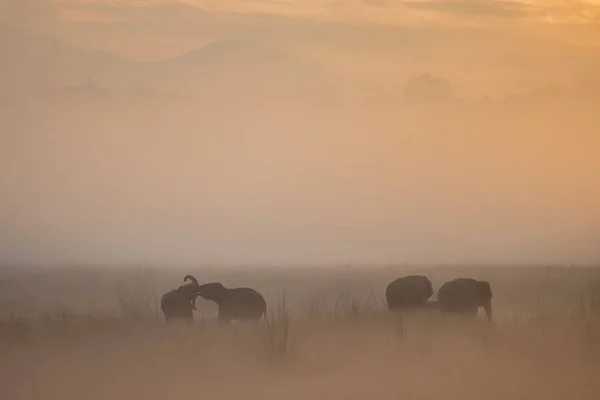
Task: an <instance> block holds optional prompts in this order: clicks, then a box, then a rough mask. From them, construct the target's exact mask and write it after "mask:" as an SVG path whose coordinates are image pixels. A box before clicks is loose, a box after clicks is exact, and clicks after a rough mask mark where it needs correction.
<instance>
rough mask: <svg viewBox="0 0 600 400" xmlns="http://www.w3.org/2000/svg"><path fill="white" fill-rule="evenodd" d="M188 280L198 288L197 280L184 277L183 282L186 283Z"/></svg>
mask: <svg viewBox="0 0 600 400" xmlns="http://www.w3.org/2000/svg"><path fill="white" fill-rule="evenodd" d="M188 280H190V281H192V283H193V284H194V285H196V286H199V284H198V279H196V278H194V277H193V276H192V275H186V276H185V278H183V281H184V282H187V281H188Z"/></svg>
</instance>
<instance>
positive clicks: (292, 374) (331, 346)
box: [0, 266, 600, 399]
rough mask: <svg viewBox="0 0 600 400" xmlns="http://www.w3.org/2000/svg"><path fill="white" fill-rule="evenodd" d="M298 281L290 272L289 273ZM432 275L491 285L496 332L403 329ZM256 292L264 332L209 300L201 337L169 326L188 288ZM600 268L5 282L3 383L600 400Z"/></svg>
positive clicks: (58, 392) (209, 392) (53, 393)
mask: <svg viewBox="0 0 600 400" xmlns="http://www.w3.org/2000/svg"><path fill="white" fill-rule="evenodd" d="M283 271H285V272H283ZM415 271H419V272H420V273H423V274H425V275H427V276H429V277H430V278H431V279H432V281H433V283H434V290H435V291H437V289H438V288H439V286H440V285H441V283H443V282H444V281H445V280H448V279H452V278H453V277H456V276H474V277H477V278H480V279H488V280H489V281H490V282H491V284H492V288H493V290H494V298H493V304H494V316H495V324H494V325H493V326H488V325H487V324H486V323H485V322H484V320H483V317H482V316H480V318H479V321H478V322H476V323H473V322H469V321H464V320H462V319H460V318H454V317H449V316H444V315H441V314H440V313H439V312H438V311H437V310H431V309H428V310H423V311H422V312H411V313H408V314H404V315H391V314H390V313H389V312H388V311H387V310H386V306H385V303H384V300H383V298H384V290H385V285H386V284H387V283H388V282H389V281H391V280H392V278H394V277H397V276H401V275H403V274H409V273H413V272H415ZM187 272H192V273H194V274H195V275H196V276H197V277H198V279H199V281H200V282H201V283H202V282H206V281H212V280H220V281H222V282H223V283H224V284H225V285H226V286H229V287H235V286H251V287H255V288H257V289H259V290H260V291H261V292H262V293H263V294H264V295H265V297H266V298H267V304H268V306H267V307H268V310H267V313H268V315H267V318H266V319H265V320H264V321H262V322H261V324H260V325H259V326H251V325H250V326H247V325H245V324H236V323H234V324H232V325H230V326H225V327H222V326H218V324H216V322H215V320H214V318H215V316H216V309H215V307H214V304H212V303H210V302H207V301H202V300H198V309H197V311H196V314H195V322H194V324H193V325H192V326H185V325H180V324H176V325H172V326H167V325H166V324H165V323H164V322H163V316H162V314H161V313H160V310H159V309H158V308H157V305H158V303H157V301H158V299H159V297H160V295H161V294H162V293H163V292H164V291H166V290H169V289H170V288H173V287H177V286H179V285H180V284H182V282H183V276H184V274H185V273H187ZM599 278H600V272H599V270H597V269H595V268H566V267H526V266H521V267H492V266H490V267H484V268H482V267H479V268H476V267H452V266H444V267H420V268H416V267H403V268H401V267H388V268H382V267H371V268H318V269H314V270H310V269H304V270H302V269H298V270H281V269H264V268H263V269H249V268H246V269H230V270H228V271H223V270H214V269H213V270H210V269H201V268H198V269H196V270H190V271H184V270H181V271H176V270H175V271H174V270H172V269H146V270H140V269H123V268H122V269H102V268H98V269H93V270H90V269H87V270H86V269H83V270H82V269H62V270H37V271H31V270H30V271H27V272H25V271H24V270H22V269H21V270H17V271H15V270H12V271H6V270H5V271H4V272H3V277H2V281H1V285H2V286H1V287H2V294H3V295H2V298H1V299H0V300H1V305H2V306H1V311H2V321H3V322H2V324H1V325H0V329H1V330H0V346H1V347H0V351H1V354H2V358H1V361H0V371H1V372H2V373H1V374H0V376H2V378H1V379H2V388H3V389H2V390H3V394H4V395H5V396H6V397H7V398H11V399H77V398H82V397H85V398H87V399H106V398H111V399H129V398H147V399H162V398H174V397H178V396H185V397H189V398H214V399H234V398H238V397H241V396H243V397H244V398H250V399H280V398H290V399H304V398H307V397H311V398H317V397H327V398H331V399H360V398H364V397H365V396H376V397H377V398H382V399H398V398H405V397H408V398H416V399H433V398H439V397H443V398H448V399H479V398H497V399H504V398H507V397H511V398H523V399H525V398H527V399H532V398H533V399H538V398H539V399H542V398H543V399H562V398H564V396H568V395H569V396H576V397H577V398H581V399H595V398H597V396H598V395H599V394H600V386H598V382H597V379H596V378H595V377H597V374H598V372H600V371H599V370H598V365H600V364H599V361H600V358H599V357H600V325H598V322H599V320H598V316H599V314H598V313H599V312H600V308H599V302H598V300H599V298H598V297H597V293H598V284H599V283H600V280H599Z"/></svg>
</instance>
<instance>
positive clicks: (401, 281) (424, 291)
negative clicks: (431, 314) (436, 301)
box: [385, 275, 433, 310]
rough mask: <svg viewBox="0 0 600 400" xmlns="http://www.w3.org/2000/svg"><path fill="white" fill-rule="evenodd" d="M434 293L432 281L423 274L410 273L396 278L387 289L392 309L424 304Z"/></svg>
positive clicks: (386, 294) (387, 297) (386, 292)
mask: <svg viewBox="0 0 600 400" xmlns="http://www.w3.org/2000/svg"><path fill="white" fill-rule="evenodd" d="M432 295H433V286H432V285H431V281H430V280H429V278H427V277H426V276H423V275H408V276H404V277H401V278H398V279H395V280H393V281H392V282H390V284H389V285H388V286H387V288H386V290H385V297H386V299H387V303H388V308H389V309H390V310H398V309H401V308H414V307H418V306H421V305H424V304H425V303H426V302H427V299H429V298H430V297H431V296H432Z"/></svg>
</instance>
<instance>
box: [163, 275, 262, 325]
mask: <svg viewBox="0 0 600 400" xmlns="http://www.w3.org/2000/svg"><path fill="white" fill-rule="evenodd" d="M188 280H189V281H190V283H186V284H185V285H182V286H179V287H178V288H177V289H174V290H171V291H170V292H167V293H165V294H164V295H163V297H162V299H161V301H160V308H161V310H162V312H163V314H164V315H165V320H166V321H167V322H170V321H173V320H175V319H184V320H188V321H191V320H192V319H193V317H194V310H195V309H196V298H197V297H198V296H200V297H202V298H203V299H205V300H210V301H214V302H215V303H217V307H218V308H219V314H218V316H217V319H218V320H219V322H221V323H228V322H229V321H231V320H232V319H233V320H250V321H255V322H258V320H260V318H261V317H262V316H263V314H265V312H266V311H267V303H266V302H265V299H264V298H263V296H262V295H261V294H260V293H258V292H257V291H256V290H254V289H250V288H245V287H243V288H235V289H229V288H226V287H225V286H223V285H222V284H221V283H219V282H211V283H205V284H204V285H200V284H199V283H198V280H197V279H196V278H194V277H193V276H191V275H186V276H185V278H183V281H184V282H187V281H188Z"/></svg>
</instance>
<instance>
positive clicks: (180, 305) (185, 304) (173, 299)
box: [160, 275, 200, 322]
mask: <svg viewBox="0 0 600 400" xmlns="http://www.w3.org/2000/svg"><path fill="white" fill-rule="evenodd" d="M188 280H190V281H191V282H190V283H187V284H185V285H182V286H179V287H178V288H177V289H174V290H171V291H170V292H167V293H165V294H164V295H163V296H162V298H161V300H160V308H161V310H162V312H163V314H164V315H165V320H166V321H167V322H171V321H173V320H175V319H178V318H179V319H184V320H187V321H188V322H191V321H192V320H193V318H194V310H195V309H196V298H197V297H198V293H199V290H200V289H199V288H200V285H199V284H198V280H197V279H196V278H194V277H193V276H192V275H186V276H185V278H183V281H184V282H187V281H188Z"/></svg>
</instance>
